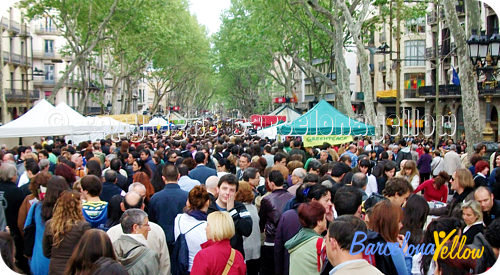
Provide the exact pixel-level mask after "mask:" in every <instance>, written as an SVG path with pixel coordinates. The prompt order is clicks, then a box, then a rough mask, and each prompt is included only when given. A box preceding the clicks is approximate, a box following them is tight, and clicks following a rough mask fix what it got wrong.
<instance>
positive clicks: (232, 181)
mask: <svg viewBox="0 0 500 275" xmlns="http://www.w3.org/2000/svg"><path fill="white" fill-rule="evenodd" d="M224 182H225V183H227V184H229V185H236V191H238V187H239V182H238V179H237V178H236V176H235V175H233V174H226V175H224V176H222V177H221V178H220V179H219V183H218V184H217V187H220V186H221V185H222V184H223V183H224Z"/></svg>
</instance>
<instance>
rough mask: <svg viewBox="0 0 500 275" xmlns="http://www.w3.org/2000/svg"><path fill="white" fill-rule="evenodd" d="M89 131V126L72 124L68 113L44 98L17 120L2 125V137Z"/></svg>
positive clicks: (0, 130) (0, 129) (62, 134)
mask: <svg viewBox="0 0 500 275" xmlns="http://www.w3.org/2000/svg"><path fill="white" fill-rule="evenodd" d="M88 132H89V130H88V128H87V127H85V126H84V125H74V124H71V123H70V118H69V116H68V114H67V113H65V112H64V111H61V110H57V109H56V108H55V107H54V106H52V104H50V103H49V102H48V101H46V100H45V99H42V100H41V101H39V102H38V103H37V104H36V105H35V106H33V108H31V110H29V111H28V112H26V113H25V114H23V115H22V116H20V117H19V118H17V119H16V120H13V121H11V122H9V123H7V124H5V125H3V126H1V127H0V138H11V137H14V138H19V137H43V136H64V135H67V134H83V133H88Z"/></svg>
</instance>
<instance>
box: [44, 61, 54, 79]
mask: <svg viewBox="0 0 500 275" xmlns="http://www.w3.org/2000/svg"><path fill="white" fill-rule="evenodd" d="M45 81H54V64H45Z"/></svg>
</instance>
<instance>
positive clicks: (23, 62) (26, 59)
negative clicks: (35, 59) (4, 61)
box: [21, 55, 31, 67]
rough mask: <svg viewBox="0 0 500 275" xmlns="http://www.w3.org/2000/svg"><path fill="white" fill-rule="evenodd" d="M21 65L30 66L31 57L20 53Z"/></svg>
mask: <svg viewBox="0 0 500 275" xmlns="http://www.w3.org/2000/svg"><path fill="white" fill-rule="evenodd" d="M21 65H22V66H28V67H31V58H29V57H28V56H25V55H21Z"/></svg>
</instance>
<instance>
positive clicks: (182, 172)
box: [177, 164, 189, 177]
mask: <svg viewBox="0 0 500 275" xmlns="http://www.w3.org/2000/svg"><path fill="white" fill-rule="evenodd" d="M177 169H178V170H179V174H180V175H181V177H182V176H187V175H188V174H189V168H188V167H187V166H186V165H185V164H181V165H179V166H177Z"/></svg>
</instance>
